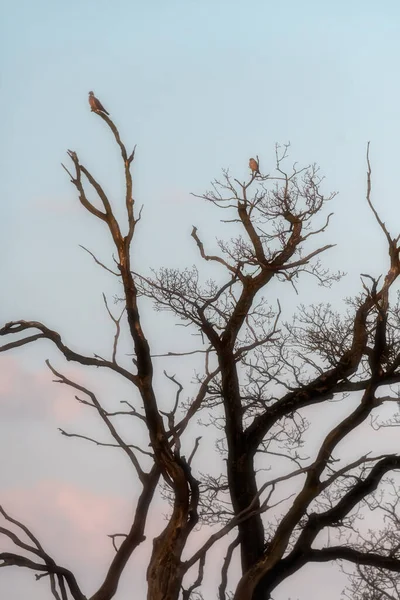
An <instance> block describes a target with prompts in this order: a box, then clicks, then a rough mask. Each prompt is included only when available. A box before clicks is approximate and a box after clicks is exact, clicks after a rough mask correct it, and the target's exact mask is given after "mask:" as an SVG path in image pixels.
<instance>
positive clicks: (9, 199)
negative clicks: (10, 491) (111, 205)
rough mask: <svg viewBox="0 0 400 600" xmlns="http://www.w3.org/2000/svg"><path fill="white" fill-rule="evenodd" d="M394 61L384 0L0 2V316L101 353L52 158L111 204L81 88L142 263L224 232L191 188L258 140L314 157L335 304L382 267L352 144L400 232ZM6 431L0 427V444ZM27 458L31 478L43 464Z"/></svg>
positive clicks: (188, 252) (97, 298) (191, 257)
mask: <svg viewBox="0 0 400 600" xmlns="http://www.w3.org/2000/svg"><path fill="white" fill-rule="evenodd" d="M399 57H400V4H399V3H398V2H397V1H394V0H393V1H386V2H385V1H383V2H380V3H377V2H375V1H372V0H371V1H359V0H353V1H352V2H349V1H347V2H346V1H336V2H321V1H310V0H303V1H302V2H299V1H295V0H290V1H281V2H276V1H274V2H270V1H269V0H264V1H261V0H254V1H253V2H251V3H249V2H244V1H238V0H229V1H228V0H201V1H200V0H179V1H178V0H176V1H165V0H163V1H161V0H160V1H151V0H148V1H147V2H137V1H132V0H130V1H128V0H114V1H113V2H111V1H110V0H107V1H105V0H69V2H61V1H59V0H35V1H33V0H19V1H18V0H12V1H11V0H8V1H7V0H0V110H1V114H2V127H1V137H0V172H1V177H0V202H1V220H0V251H1V253H2V256H3V260H2V261H1V264H0V277H1V281H2V292H3V293H2V300H1V306H0V320H1V321H2V322H3V321H7V320H11V319H18V318H26V319H38V320H43V321H46V323H47V324H48V325H49V326H50V327H54V328H58V329H60V330H61V332H62V333H63V335H64V336H65V337H66V339H67V341H68V342H69V343H71V344H74V345H75V346H76V347H79V348H81V349H82V351H86V352H93V351H100V350H103V349H104V348H109V344H110V340H111V339H112V333H113V332H112V329H111V327H110V325H109V324H108V323H107V322H106V321H105V320H104V308H103V306H102V299H101V292H102V291H105V292H106V293H108V294H109V295H110V296H112V295H113V294H114V293H116V292H117V291H118V290H117V289H116V287H115V282H114V281H113V279H112V278H111V277H108V276H107V275H106V274H104V273H103V272H102V271H101V270H100V271H99V269H96V267H95V266H94V265H93V263H92V262H91V259H90V257H88V256H87V255H85V254H84V253H83V252H82V251H81V250H80V249H79V248H78V245H79V244H84V245H86V246H88V247H89V248H90V249H92V250H93V251H96V253H97V254H98V255H99V257H101V258H103V259H104V260H108V257H109V252H110V248H111V247H110V244H109V241H108V239H107V236H106V231H105V230H104V228H103V227H102V225H101V224H100V223H94V222H93V219H92V218H91V217H90V216H89V215H88V214H85V212H84V211H83V209H81V207H80V206H79V203H78V201H77V199H76V196H75V194H74V188H73V186H72V185H71V184H70V182H69V181H68V177H67V175H66V173H65V172H64V171H63V169H62V168H61V165H60V163H61V162H63V161H65V162H67V157H66V154H65V153H66V150H67V149H68V148H72V149H74V150H76V151H77V152H78V154H79V156H80V158H81V160H82V161H83V162H85V164H87V165H88V167H90V168H92V170H93V172H94V173H95V174H96V175H98V176H99V178H100V179H101V181H102V182H103V183H104V186H105V188H106V189H107V190H108V191H110V193H111V194H112V197H113V198H114V201H115V205H116V207H117V211H118V210H119V207H120V206H122V205H121V198H120V196H121V179H120V171H119V169H120V164H119V162H118V153H117V152H116V151H115V148H114V146H113V143H112V139H111V138H110V136H109V133H108V131H107V130H106V129H105V127H104V124H103V123H102V122H101V121H100V120H99V119H97V118H96V116H95V115H93V114H92V113H91V112H90V110H89V106H88V103H87V93H88V91H89V90H91V89H92V90H94V91H95V93H96V95H97V96H98V97H99V98H100V99H101V101H102V102H103V104H104V105H105V107H106V108H107V109H108V110H109V111H110V113H111V114H112V116H113V118H114V119H115V122H116V123H117V125H118V126H119V128H120V131H121V134H122V135H123V137H124V139H125V141H126V144H127V145H128V146H131V145H133V144H137V145H138V149H137V160H136V161H135V194H136V198H137V201H138V203H139V204H142V203H143V204H144V213H143V220H142V222H141V224H140V229H139V231H138V236H137V240H136V242H135V252H134V261H136V264H139V266H140V267H142V268H143V270H145V269H147V268H148V267H150V266H154V267H157V266H162V265H179V266H183V265H186V264H187V265H189V266H190V265H191V264H192V263H193V262H195V261H197V252H196V249H195V248H193V244H192V243H191V242H192V240H191V239H190V231H191V226H192V225H193V224H195V225H197V226H198V227H199V231H200V232H201V233H202V235H203V237H204V238H205V239H208V241H209V243H210V244H213V243H214V242H213V240H214V237H215V235H218V234H219V235H221V236H222V235H223V233H222V229H221V224H220V223H219V222H218V219H219V218H220V215H218V214H216V213H215V212H213V211H210V209H209V208H207V207H205V206H204V205H203V204H202V203H201V202H200V201H199V200H196V199H195V198H193V197H192V196H190V192H196V193H201V192H202V191H204V190H206V189H207V188H208V187H209V182H210V180H212V179H213V178H214V177H217V176H218V175H219V173H220V169H221V168H222V167H229V168H231V169H232V172H234V173H235V175H236V176H238V177H239V178H240V179H242V178H244V177H245V176H247V174H248V169H247V162H248V158H249V156H251V155H256V154H258V155H259V156H260V158H261V163H262V165H264V167H265V169H264V170H265V171H269V170H270V169H271V168H272V166H273V157H274V144H275V142H280V143H284V142H287V141H289V140H290V141H291V144H292V148H291V159H293V161H295V160H297V161H299V162H301V163H309V162H314V161H316V162H318V163H319V164H320V165H321V169H322V172H323V173H324V174H325V175H326V188H327V190H337V191H339V192H340V194H339V196H338V197H337V198H336V199H335V201H334V205H333V206H332V209H333V211H334V212H335V219H334V221H333V223H332V227H331V228H330V231H329V233H327V234H326V236H325V238H324V243H331V242H336V243H337V244H338V246H337V247H336V248H335V249H334V250H332V251H331V253H330V254H329V257H328V256H327V261H328V263H329V264H330V265H331V266H332V267H333V268H335V269H336V268H341V269H343V270H345V271H347V272H348V273H349V276H348V277H347V278H346V280H345V281H343V282H342V283H341V284H340V285H339V286H337V288H336V289H335V290H333V291H332V292H324V293H323V292H318V294H320V296H319V297H320V298H322V299H324V298H325V299H330V300H332V299H335V300H337V301H338V302H339V301H341V298H342V297H344V296H346V295H348V294H350V293H353V292H356V291H357V290H358V289H359V279H358V276H359V273H360V272H364V271H365V270H367V272H370V273H371V274H373V275H378V274H380V272H381V271H382V270H383V269H384V268H385V267H386V248H385V245H384V243H383V240H382V239H381V236H380V232H379V231H378V229H377V226H376V225H375V224H374V222H373V219H372V217H371V215H370V213H369V212H368V210H367V207H366V203H365V171H366V165H365V150H366V143H367V141H368V140H370V141H371V159H372V166H373V194H374V196H373V197H374V200H375V203H376V206H377V208H378V209H379V211H380V212H381V214H382V216H383V218H384V220H386V222H387V223H388V224H389V225H390V227H391V230H392V233H393V234H394V235H395V234H397V233H398V232H399V231H400V214H399V211H398V210H397V206H398V205H399V199H398V198H397V194H398V184H397V179H398V177H397V172H398V140H399V139H400V119H399V99H400V76H399V69H398V64H399ZM349 259H351V261H350V260H349ZM311 289H312V290H313V292H312V293H314V292H315V290H314V288H311V287H310V288H307V287H306V288H303V291H304V296H303V297H302V298H301V300H302V301H304V302H308V301H312V300H313V298H314V296H312V294H311V291H310V292H309V293H308V290H311ZM287 293H288V294H289V298H290V302H292V303H293V306H294V305H295V303H296V302H298V299H297V298H295V296H294V295H293V296H290V294H292V292H291V291H290V290H288V292H287ZM315 293H317V292H315ZM324 294H325V296H324ZM154 319H155V321H154V322H155V323H156V324H157V326H156V328H155V326H153V328H152V329H151V330H150V337H151V339H152V341H154V344H155V346H156V348H157V349H158V350H160V351H165V350H168V349H169V348H168V347H167V345H168V341H169V339H170V336H171V329H170V325H171V323H172V321H171V320H168V318H167V317H165V316H164V317H163V320H160V319H159V318H154ZM148 322H149V325H150V326H151V323H153V321H152V319H150V318H149V319H148ZM174 335H178V336H179V335H182V339H185V340H186V341H187V343H188V344H190V343H191V340H190V339H189V340H188V338H187V337H185V336H184V335H183V334H181V333H179V334H175V333H174ZM186 341H185V343H186ZM47 356H52V357H55V356H56V355H55V354H52V350H51V348H50V347H49V346H46V345H45V344H43V345H42V346H40V347H39V346H37V347H35V349H34V350H23V351H21V352H19V353H18V354H17V353H16V352H14V353H13V357H14V358H18V359H21V360H23V361H25V363H24V364H26V365H27V368H28V367H29V368H30V369H31V370H32V371H34V370H35V369H39V368H40V366H41V365H42V364H43V360H44V358H46V357H47ZM2 364H3V365H6V366H5V367H4V366H3V368H8V366H7V365H8V364H9V363H7V364H6V363H4V362H3V363H2V362H1V359H0V373H1V368H2ZM0 423H1V419H0ZM1 427H2V426H1V424H0V432H1ZM21 427H22V429H21V431H22V432H23V433H21V434H20V437H18V434H16V436H17V439H18V440H20V443H23V441H25V442H26V440H28V439H29V440H30V443H31V444H32V448H31V450H30V451H31V452H32V456H34V457H35V458H36V459H37V462H38V463H39V464H40V462H41V461H42V459H43V453H44V452H45V448H46V447H47V446H46V444H50V443H51V444H53V438H54V434H53V433H52V432H50V433H49V432H48V429H49V428H48V427H47V428H46V427H44V425H43V423H40V424H38V423H36V424H35V423H33V424H32V427H27V425H26V423H25V424H24V425H23V426H21ZM50 429H51V428H50ZM46 431H47V433H46ZM9 435H10V430H9V426H8V425H6V426H5V428H4V431H3V436H6V437H3V439H6V438H7V440H9ZM7 436H8V437H7ZM29 436H31V438H30V437H29ZM46 436H48V437H46ZM0 439H1V435H0ZM70 448H71V446H68V449H70ZM57 452H59V455H58V456H59V457H60V461H62V464H64V468H65V469H68V467H67V462H68V461H67V458H70V457H71V456H72V457H74V460H75V462H73V465H75V467H76V465H77V463H78V462H79V461H80V456H79V455H78V450H75V451H72V453H71V451H70V450H68V451H67V450H66V449H65V446H64V445H60V447H59V448H58V449H57ZM88 452H89V455H90V457H92V458H88V459H87V460H88V463H85V464H87V465H89V464H92V466H93V468H94V465H96V460H97V454H95V453H92V454H91V453H90V452H91V451H90V450H89V451H88ZM74 453H75V454H74ZM23 457H24V448H22V449H21V454H20V455H18V452H16V455H15V456H14V458H13V460H14V461H15V464H14V463H13V469H14V471H13V473H14V475H13V476H11V475H10V476H9V479H10V481H12V482H14V483H15V482H17V481H18V482H24V481H30V480H31V468H30V467H29V465H28V466H26V464H25V461H24V458H23ZM91 460H92V461H93V462H92V463H90V461H91ZM110 460H113V459H110ZM32 461H33V458H32ZM110 464H111V463H110ZM75 467H74V468H75ZM74 468H72V467H70V471H68V474H67V475H66V477H67V478H73V477H74V473H75V471H76V469H75V471H74ZM87 468H89V467H87ZM40 469H41V467H40V468H39V474H38V476H39V477H40V476H43V477H45V476H48V475H49V472H48V468H47V467H46V468H44V470H43V469H42V472H41V471H40ZM46 469H47V470H46ZM40 473H42V475H41V474H40ZM75 474H76V473H75ZM85 477H86V475H85V474H84V473H80V474H78V475H76V478H77V480H79V482H81V481H82V480H84V479H85ZM96 477H97V479H96ZM99 477H100V476H99V474H98V473H97V475H96V476H95V477H94V478H93V481H92V482H91V485H92V487H93V488H96V485H97V482H98V481H99ZM0 485H1V484H0ZM115 485H117V484H115ZM100 487H101V486H100ZM8 581H9V582H10V583H7V586H9V587H7V593H8V598H9V600H14V598H17V597H18V596H17V595H16V596H13V595H12V594H13V593H17V592H13V591H12V590H13V589H14V587H13V585H14V583H15V581H14V579H13V580H12V578H11V577H10V576H8V575H7V582H8ZM24 581H25V580H24ZM321 581H322V579H321ZM12 584H13V585H12ZM21 585H22V584H21ZM27 585H28V584H27ZM321 585H323V583H322V584H321ZM0 589H1V588H0ZM24 589H25V588H24ZM26 589H29V588H26ZM42 591H43V590H42ZM21 593H22V592H21ZM316 594H317V595H316V596H315V598H317V597H318V594H319V591H318V590H316ZM31 597H32V599H33V600H36V599H35V597H34V596H33V595H32V596H31ZM37 597H39V596H37ZM40 597H41V598H44V596H43V595H42V596H40ZM305 597H306V596H304V598H305ZM332 597H333V596H332ZM307 598H308V599H310V598H311V596H310V595H307ZM277 600H281V598H278V597H277ZM282 600H283V597H282Z"/></svg>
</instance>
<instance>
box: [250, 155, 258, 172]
mask: <svg viewBox="0 0 400 600" xmlns="http://www.w3.org/2000/svg"><path fill="white" fill-rule="evenodd" d="M249 167H250V169H251V173H252V175H257V174H258V175H259V174H260V171H259V168H258V162H257V161H256V159H255V158H251V159H250V160H249Z"/></svg>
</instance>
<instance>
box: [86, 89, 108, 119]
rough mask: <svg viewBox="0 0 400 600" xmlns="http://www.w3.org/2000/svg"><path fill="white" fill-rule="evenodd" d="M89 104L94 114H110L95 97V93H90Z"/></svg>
mask: <svg viewBox="0 0 400 600" xmlns="http://www.w3.org/2000/svg"><path fill="white" fill-rule="evenodd" d="M89 104H90V108H91V109H92V110H93V111H94V112H103V113H106V115H109V114H110V113H108V112H107V111H106V109H105V108H104V106H103V105H102V103H101V102H100V100H98V99H97V98H96V96H95V95H94V93H93V92H89Z"/></svg>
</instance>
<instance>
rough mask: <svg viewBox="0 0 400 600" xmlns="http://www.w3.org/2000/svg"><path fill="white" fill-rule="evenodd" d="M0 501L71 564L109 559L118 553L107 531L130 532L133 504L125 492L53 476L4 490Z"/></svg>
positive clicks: (52, 550) (46, 546)
mask: <svg viewBox="0 0 400 600" xmlns="http://www.w3.org/2000/svg"><path fill="white" fill-rule="evenodd" d="M0 503H1V504H2V506H3V507H4V509H5V510H6V511H7V512H8V513H9V514H10V516H12V517H14V518H16V519H17V520H20V521H22V522H23V523H24V524H26V525H27V526H28V527H29V528H30V529H31V530H32V532H33V533H34V535H36V536H37V537H38V539H39V540H40V542H41V543H42V544H43V546H44V547H45V549H46V550H47V551H48V552H49V554H51V555H54V558H55V560H59V561H60V562H61V563H62V562H63V561H64V563H68V564H71V565H75V564H79V563H80V562H83V563H84V564H86V566H88V565H90V564H92V565H93V564H96V563H98V562H99V561H100V563H102V562H106V563H107V562H108V561H109V559H110V558H111V557H112V555H113V552H114V551H113V548H112V544H111V540H110V538H108V537H107V535H108V534H111V533H115V532H119V533H120V532H124V531H126V529H127V528H128V527H129V519H130V516H131V514H130V503H128V502H127V500H125V499H124V498H122V497H119V496H116V495H113V494H107V495H100V494H97V493H96V492H94V491H91V490H89V489H83V488H80V487H78V486H76V485H74V484H71V483H65V482H61V481H51V480H42V481H40V482H37V483H36V484H34V485H32V486H29V487H22V486H21V487H18V488H17V487H14V488H11V489H6V490H4V491H2V493H1V499H0ZM2 545H3V540H2Z"/></svg>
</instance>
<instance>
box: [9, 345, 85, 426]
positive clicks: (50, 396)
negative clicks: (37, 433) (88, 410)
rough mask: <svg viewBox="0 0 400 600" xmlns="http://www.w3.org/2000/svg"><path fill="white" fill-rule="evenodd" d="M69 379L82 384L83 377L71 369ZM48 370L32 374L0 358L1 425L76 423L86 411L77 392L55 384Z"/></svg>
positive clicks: (14, 361) (11, 361) (44, 369)
mask: <svg viewBox="0 0 400 600" xmlns="http://www.w3.org/2000/svg"><path fill="white" fill-rule="evenodd" d="M64 373H65V375H67V376H68V377H70V378H71V379H74V376H75V378H76V379H77V380H78V381H79V380H81V378H82V373H81V372H79V373H78V371H76V372H74V370H73V369H71V368H68V370H65V371H64ZM52 377H53V376H52V374H51V373H50V371H49V370H48V369H47V368H43V369H39V370H35V371H31V370H29V369H27V368H26V367H25V366H24V365H23V364H22V363H21V362H20V361H17V360H16V359H14V358H12V357H10V356H2V357H1V358H0V418H1V421H5V420H11V421H22V420H33V419H36V420H44V419H51V420H54V421H55V422H57V423H60V422H61V423H65V422H70V421H73V420H74V419H75V418H76V417H77V416H78V413H80V411H81V410H82V407H81V405H80V404H79V403H78V402H77V401H76V400H75V398H74V393H73V390H72V389H70V388H68V387H67V386H65V385H60V384H56V383H53V381H52Z"/></svg>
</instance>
